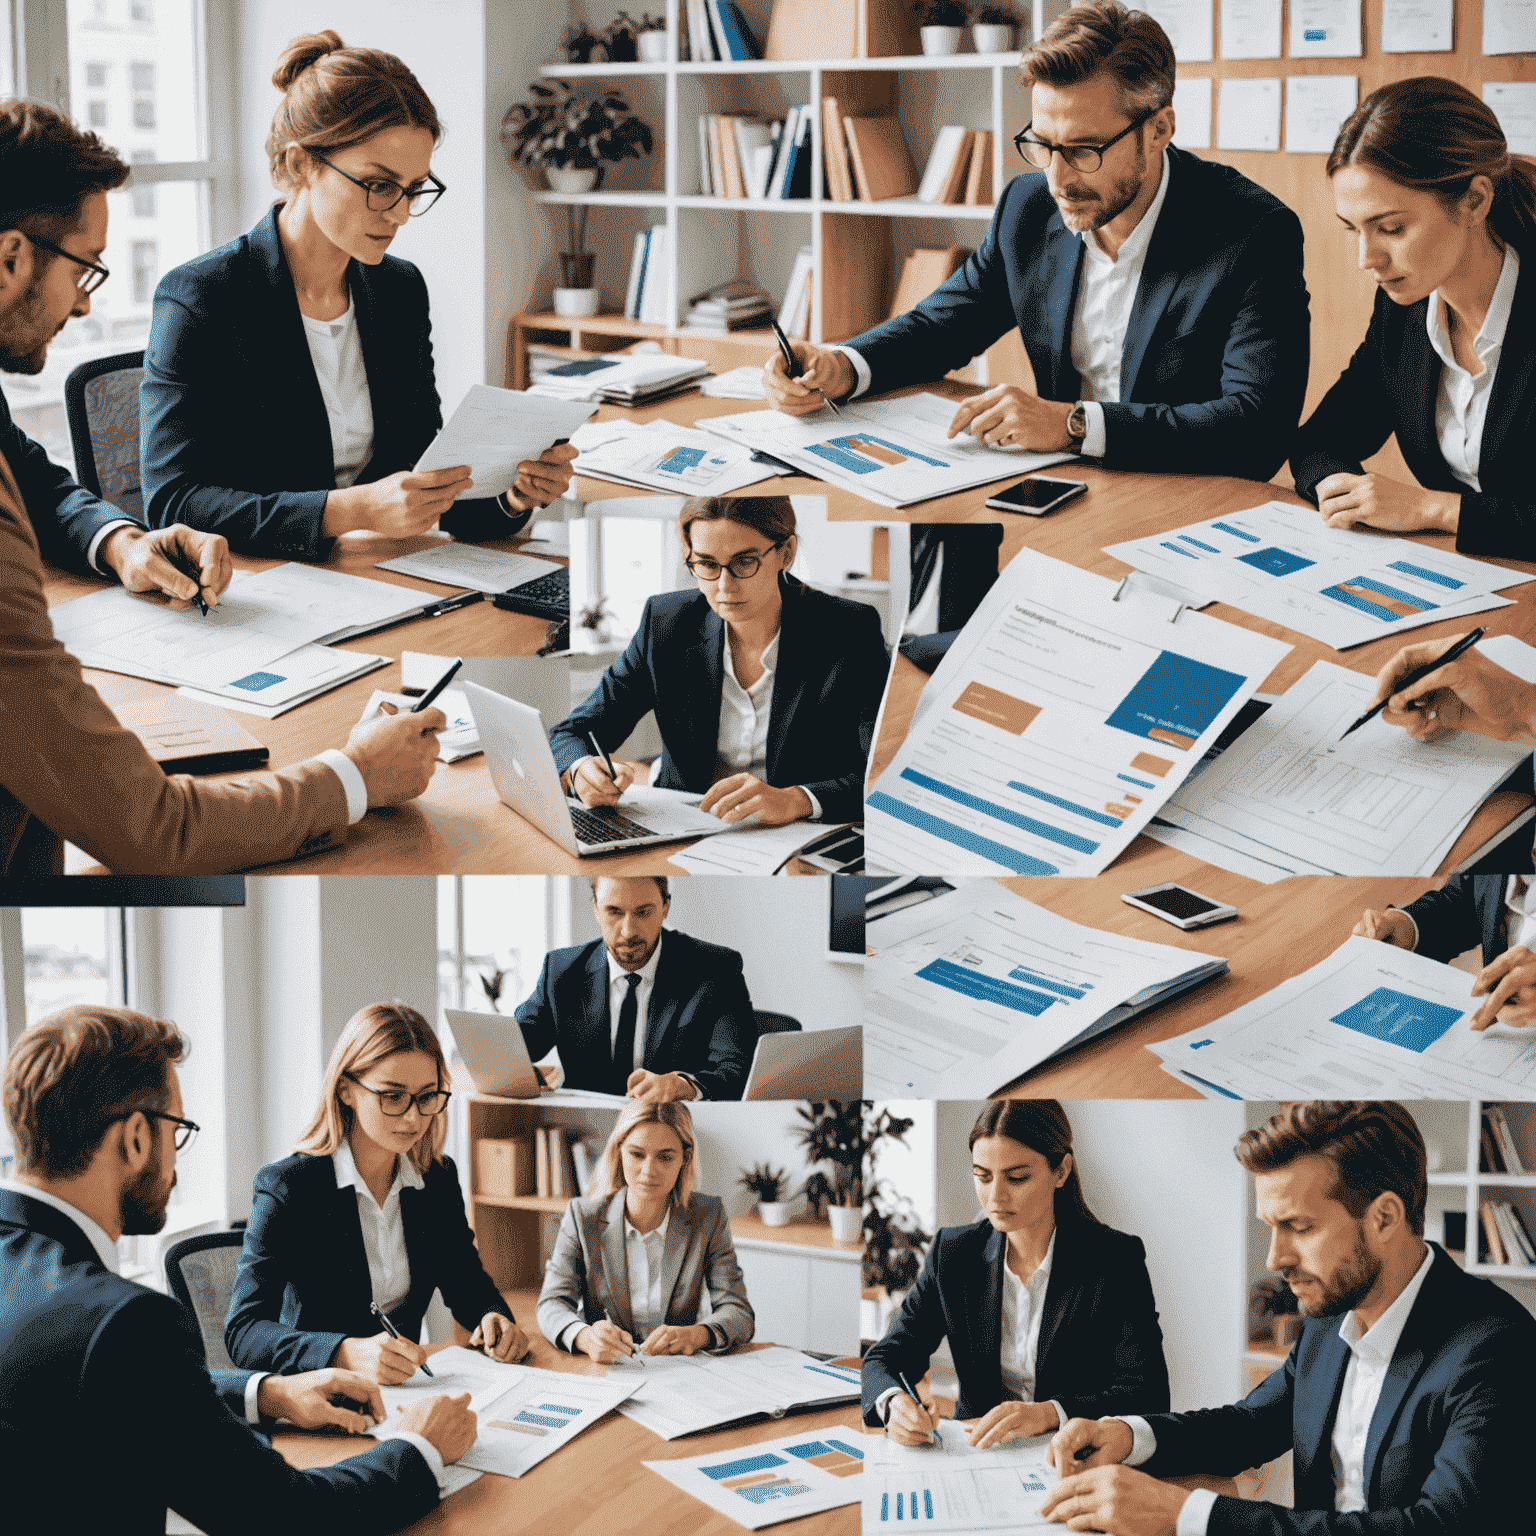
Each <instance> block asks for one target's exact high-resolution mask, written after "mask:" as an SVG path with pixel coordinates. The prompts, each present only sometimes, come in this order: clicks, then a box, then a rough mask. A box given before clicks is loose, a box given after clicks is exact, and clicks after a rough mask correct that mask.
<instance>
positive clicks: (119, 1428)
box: [0, 1190, 437, 1536]
mask: <svg viewBox="0 0 1536 1536" xmlns="http://www.w3.org/2000/svg"><path fill="white" fill-rule="evenodd" d="M249 1379H250V1373H249V1372H247V1371H216V1372H213V1373H212V1374H211V1375H210V1373H209V1371H208V1367H207V1365H206V1364H205V1362H204V1357H203V1340H202V1336H201V1334H199V1333H198V1331H197V1325H196V1323H195V1321H194V1320H193V1318H192V1316H191V1315H190V1314H189V1313H188V1312H186V1311H185V1310H184V1309H183V1308H182V1307H181V1306H179V1305H178V1304H177V1303H176V1302H174V1301H172V1300H171V1299H170V1298H169V1297H168V1296H162V1295H160V1294H159V1293H158V1292H156V1291H151V1290H148V1289H146V1288H145V1287H144V1286H142V1285H135V1284H134V1283H133V1282H132V1281H131V1280H124V1279H121V1278H120V1277H119V1276H117V1275H114V1274H113V1273H112V1272H111V1271H110V1270H107V1269H104V1268H103V1267H102V1264H101V1260H100V1259H98V1258H97V1257H96V1250H95V1249H94V1248H93V1247H92V1246H91V1243H90V1240H89V1239H88V1238H87V1237H86V1235H85V1234H84V1233H83V1232H82V1231H81V1230H80V1228H79V1227H78V1226H77V1225H76V1224H75V1223H74V1222H73V1221H71V1220H70V1219H69V1217H67V1216H65V1215H64V1214H63V1213H62V1212H61V1211H57V1210H55V1209H54V1208H53V1207H52V1206H49V1205H45V1204H44V1203H43V1202H42V1201H41V1200H30V1199H28V1198H27V1197H26V1196H25V1195H17V1194H13V1193H11V1192H10V1191H8V1190H0V1466H4V1467H6V1468H9V1469H10V1470H9V1473H8V1482H9V1485H10V1486H9V1488H8V1490H7V1498H8V1504H9V1507H10V1509H11V1512H12V1514H14V1515H17V1516H18V1517H19V1518H21V1520H22V1523H23V1524H27V1523H34V1522H29V1521H28V1520H27V1519H26V1517H25V1514H24V1512H25V1511H26V1510H27V1509H31V1510H32V1511H33V1515H34V1517H35V1519H36V1520H41V1521H42V1522H43V1523H45V1524H46V1525H47V1527H48V1528H49V1529H50V1530H56V1531H113V1532H120V1533H122V1536H163V1532H164V1531H165V1512H166V1510H167V1509H174V1510H176V1511H177V1513H178V1514H181V1515H183V1516H185V1517H186V1518H187V1519H188V1520H190V1521H192V1522H193V1523H194V1524H195V1525H197V1526H199V1527H200V1528H201V1529H202V1530H205V1531H218V1532H221V1533H222V1532H230V1533H236V1532H240V1533H249V1536H260V1533H263V1532H270V1531H284V1532H288V1531H294V1532H305V1533H313V1536H322V1533H328V1532H335V1531H365V1532H368V1531H394V1530H398V1529H399V1528H400V1527H401V1526H404V1525H409V1524H410V1523H411V1521H413V1520H415V1519H417V1518H418V1517H420V1516H421V1515H424V1514H426V1513H427V1511H428V1510H430V1509H432V1508H434V1507H435V1506H436V1504H437V1483H436V1481H435V1480H434V1478H433V1476H432V1473H431V1471H430V1469H429V1468H428V1466H427V1463H426V1460H425V1458H424V1457H423V1456H422V1455H421V1453H420V1452H419V1451H417V1450H416V1449H415V1448H414V1447H413V1446H411V1445H408V1444H407V1443H406V1442H405V1441H403V1440H392V1441H387V1442H385V1443H384V1444H382V1445H379V1446H377V1447H375V1448H374V1449H373V1450H370V1451H368V1452H367V1453H366V1454H365V1455H362V1456H355V1457H353V1458H351V1459H350V1460H348V1461H345V1462H343V1463H341V1464H340V1465H339V1466H335V1467H319V1468H316V1469H315V1470H314V1471H312V1472H300V1471H297V1470H296V1469H295V1468H293V1467H290V1466H289V1465H288V1463H287V1462H286V1461H284V1460H283V1458H282V1457H281V1456H279V1455H278V1454H277V1452H276V1451H274V1450H273V1449H272V1448H271V1444H270V1443H269V1442H268V1441H267V1439H266V1438H265V1436H264V1435H262V1434H260V1433H258V1432H257V1431H256V1429H254V1428H253V1427H252V1426H250V1425H249V1424H247V1423H246V1422H245V1385H246V1382H247V1381H248V1380H249ZM82 1426H91V1427H92V1429H93V1430H94V1431H95V1432H94V1433H93V1434H92V1435H91V1445H90V1449H89V1452H88V1453H86V1454H85V1455H82V1451H81V1444H80V1434H81V1429H82ZM264 1427H265V1428H266V1429H268V1430H270V1429H271V1428H272V1427H273V1426H272V1425H271V1424H267V1425H265V1426H264ZM44 1516H46V1519H45V1520H43V1517H44Z"/></svg>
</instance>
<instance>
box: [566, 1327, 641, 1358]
mask: <svg viewBox="0 0 1536 1536" xmlns="http://www.w3.org/2000/svg"><path fill="white" fill-rule="evenodd" d="M634 1343H635V1341H634V1340H633V1339H632V1338H631V1337H630V1336H629V1335H628V1334H627V1333H625V1331H624V1330H623V1329H622V1328H620V1327H619V1326H618V1324H617V1323H610V1322H608V1321H606V1320H604V1321H603V1322H601V1323H588V1324H587V1326H586V1327H585V1328H583V1329H582V1330H581V1332H580V1333H578V1334H577V1335H576V1348H577V1349H579V1350H580V1351H581V1353H582V1354H584V1355H586V1356H588V1357H589V1358H590V1359H593V1360H595V1361H597V1363H598V1364H599V1365H612V1364H613V1363H614V1361H616V1360H627V1359H629V1357H630V1356H631V1355H632V1354H633V1353H634V1352H635V1351H634Z"/></svg>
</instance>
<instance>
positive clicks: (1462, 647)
mask: <svg viewBox="0 0 1536 1536" xmlns="http://www.w3.org/2000/svg"><path fill="white" fill-rule="evenodd" d="M1487 633H1488V631H1487V630H1486V629H1474V630H1473V631H1472V633H1471V634H1470V635H1466V636H1464V637H1463V638H1462V639H1460V640H1458V641H1457V642H1456V644H1455V645H1453V646H1452V647H1451V648H1450V650H1448V651H1447V652H1446V653H1445V655H1444V656H1442V657H1441V658H1440V659H1439V660H1438V661H1432V662H1430V663H1429V665H1428V666H1426V667H1418V668H1415V670H1414V671H1412V672H1410V673H1409V674H1408V676H1407V677H1405V678H1404V679H1403V680H1402V682H1400V683H1399V684H1398V685H1397V687H1395V688H1394V689H1393V690H1392V693H1402V692H1403V690H1404V689H1406V688H1412V687H1413V686H1414V685H1415V684H1416V683H1422V682H1423V681H1424V679H1425V678H1426V677H1428V676H1429V674H1430V673H1431V672H1434V671H1437V670H1438V669H1439V668H1441V667H1443V666H1445V665H1447V664H1448V663H1449V662H1453V661H1456V660H1457V659H1458V658H1459V657H1462V656H1464V655H1466V653H1467V652H1468V651H1470V650H1471V649H1472V647H1473V646H1474V645H1476V644H1477V642H1478V641H1479V640H1481V639H1482V638H1483V636H1484V635H1486V634H1487ZM1392 693H1389V694H1388V695H1387V698H1386V699H1383V700H1382V701H1381V703H1380V704H1378V705H1377V706H1376V707H1375V708H1374V709H1368V710H1366V712H1365V713H1364V714H1363V715H1361V716H1360V718H1359V719H1358V720H1356V721H1355V723H1354V724H1353V725H1352V726H1350V728H1349V731H1345V732H1344V736H1348V735H1349V732H1350V731H1358V730H1359V729H1360V727H1361V726H1362V725H1364V724H1365V723H1366V722H1367V721H1369V720H1372V719H1374V718H1375V717H1376V716H1377V715H1379V714H1380V713H1381V712H1382V710H1384V709H1385V708H1386V707H1387V699H1390V698H1391V697H1392ZM1344 736H1340V737H1339V740H1340V741H1343V740H1344Z"/></svg>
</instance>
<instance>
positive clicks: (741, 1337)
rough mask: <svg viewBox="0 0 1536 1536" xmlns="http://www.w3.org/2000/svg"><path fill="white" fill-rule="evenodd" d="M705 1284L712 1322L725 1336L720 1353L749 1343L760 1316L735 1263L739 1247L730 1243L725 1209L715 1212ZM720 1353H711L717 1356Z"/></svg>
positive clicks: (705, 1270)
mask: <svg viewBox="0 0 1536 1536" xmlns="http://www.w3.org/2000/svg"><path fill="white" fill-rule="evenodd" d="M704 1278H705V1283H706V1284H707V1285H708V1286H709V1304H710V1307H711V1308H712V1311H711V1312H710V1315H709V1321H710V1323H711V1324H712V1325H713V1326H714V1327H716V1328H718V1329H720V1331H721V1332H722V1333H723V1334H724V1335H725V1342H724V1344H723V1345H721V1347H720V1348H721V1351H723V1350H726V1349H729V1348H730V1347H731V1346H732V1345H733V1344H750V1343H751V1342H752V1335H753V1333H754V1332H755V1331H756V1329H757V1315H756V1314H755V1313H754V1312H753V1310H752V1303H751V1302H750V1301H748V1300H747V1282H746V1279H745V1277H744V1276H743V1275H742V1273H741V1265H740V1264H739V1263H738V1262H737V1260H736V1245H735V1243H733V1242H732V1241H731V1223H730V1221H729V1219H728V1218H727V1216H726V1214H725V1207H724V1206H720V1207H717V1208H716V1211H715V1224H714V1226H713V1227H712V1228H711V1229H710V1233H709V1250H708V1255H707V1257H706V1258H705V1261H704ZM717 1352H718V1351H715V1350H710V1351H708V1353H710V1354H715V1353H717Z"/></svg>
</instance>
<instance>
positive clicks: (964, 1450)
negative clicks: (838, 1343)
mask: <svg viewBox="0 0 1536 1536" xmlns="http://www.w3.org/2000/svg"><path fill="white" fill-rule="evenodd" d="M1050 1443H1051V1437H1050V1436H1049V1435H1039V1436H1036V1437H1035V1438H1033V1439H1029V1440H1014V1441H1009V1442H1007V1443H1005V1444H1003V1445H998V1446H995V1447H993V1448H992V1449H990V1450H985V1451H977V1450H973V1449H972V1448H971V1446H970V1445H969V1444H968V1443H967V1441H966V1435H965V1428H964V1426H963V1425H961V1424H959V1423H958V1422H957V1421H955V1420H954V1419H945V1420H943V1421H942V1422H941V1423H940V1425H939V1443H938V1444H937V1445H921V1446H908V1445H897V1444H896V1442H895V1441H893V1440H889V1439H884V1438H882V1439H881V1440H879V1441H877V1442H876V1443H875V1444H873V1445H872V1446H871V1447H870V1452H869V1456H868V1459H867V1463H866V1466H867V1470H866V1474H865V1479H866V1480H865V1484H864V1519H863V1528H864V1531H865V1532H866V1533H868V1532H871V1531H884V1532H888V1533H895V1532H897V1531H910V1530H924V1531H1002V1530H1007V1531H1018V1530H1060V1529H1061V1527H1060V1526H1052V1525H1051V1524H1050V1522H1049V1521H1047V1520H1045V1519H1044V1518H1043V1517H1042V1516H1041V1515H1040V1506H1041V1504H1042V1503H1044V1501H1045V1498H1046V1495H1047V1494H1049V1493H1050V1491H1051V1489H1052V1488H1054V1487H1055V1486H1056V1481H1057V1479H1056V1472H1055V1469H1054V1468H1053V1467H1052V1466H1051V1465H1050V1463H1049V1462H1048V1461H1047V1460H1046V1459H1045V1453H1046V1449H1047V1447H1048V1446H1049V1445H1050Z"/></svg>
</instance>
